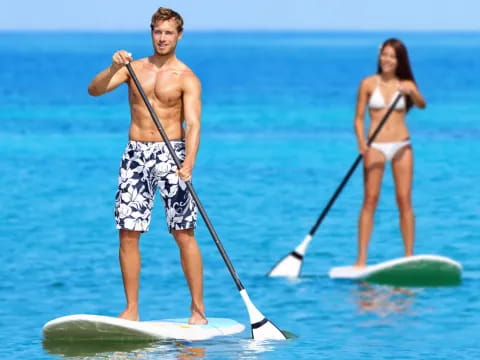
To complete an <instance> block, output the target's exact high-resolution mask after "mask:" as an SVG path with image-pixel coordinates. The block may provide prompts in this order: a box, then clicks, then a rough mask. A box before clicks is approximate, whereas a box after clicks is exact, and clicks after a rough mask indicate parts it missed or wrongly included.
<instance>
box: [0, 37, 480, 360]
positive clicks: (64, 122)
mask: <svg viewBox="0 0 480 360" xmlns="http://www.w3.org/2000/svg"><path fill="white" fill-rule="evenodd" d="M391 35H392V34H386V33H359V34H353V33H192V34H189V33H186V34H185V37H184V39H183V40H182V43H181V44H180V45H179V49H178V55H179V57H180V58H182V59H183V60H184V61H185V62H187V63H188V64H189V65H190V66H191V67H192V68H193V69H194V70H195V71H196V72H197V74H198V75H199V77H200V78H201V79H202V83H203V101H204V111H203V128H202V131H203V135H202V144H201V149H200V152H199V156H198V161H197V167H196V169H195V177H194V183H195V188H196V190H197V192H198V194H199V196H200V199H201V200H202V203H203V205H204V206H205V208H206V210H207V212H208V214H209V216H210V219H211V220H212V222H213V224H214V226H215V228H216V230H217V232H218V234H219V236H220V238H221V240H222V243H223V245H224V246H225V248H226V250H227V253H228V255H229V256H230V259H231V260H232V263H233V265H234V267H235V269H236V271H237V273H238V275H239V276H240V278H241V280H242V282H243V284H244V285H245V287H246V289H247V290H248V293H249V295H250V297H251V298H252V300H253V302H254V303H255V305H256V306H257V307H258V308H259V309H260V311H262V312H263V313H264V314H265V315H267V317H268V318H269V319H270V320H272V321H273V322H274V323H275V324H276V325H277V326H279V327H280V328H281V329H286V330H288V331H290V332H292V333H294V334H296V335H297V338H295V339H292V340H288V341H286V342H256V341H253V340H251V339H249V331H248V330H247V331H245V332H244V333H242V334H240V335H238V336H234V337H232V338H228V339H221V340H210V341H205V342H199V343H194V344H176V343H152V344H127V345H125V344H124V345H121V344H113V345H112V346H106V347H98V346H95V344H90V345H88V346H86V345H85V346H83V345H82V347H81V348H80V349H78V348H73V347H54V348H52V347H48V346H43V345H42V341H41V340H42V338H41V328H42V326H43V324H44V323H45V322H47V321H48V320H51V319H53V318H55V317H58V316H62V315H67V314H74V313H92V314H102V315H111V316H115V315H117V314H118V313H119V311H121V310H122V307H123V305H124V297H123V288H122V283H121V278H120V273H119V269H118V262H117V233H116V230H115V229H114V221H113V200H114V192H115V188H116V181H117V171H118V165H119V161H120V156H121V153H122V151H123V149H124V146H125V142H126V133H127V129H128V121H129V119H128V116H127V114H128V107H127V105H126V90H125V88H121V89H119V90H118V91H116V92H114V93H111V94H108V95H106V96H104V97H101V98H91V97H89V96H88V95H87V93H86V86H87V84H88V82H89V81H90V79H91V78H92V77H93V75H94V74H95V73H96V72H97V71H99V70H100V69H101V68H103V67H106V66H107V65H108V64H109V61H110V57H111V54H112V52H114V51H115V50H116V49H118V48H126V49H128V50H130V51H131V52H132V53H133V54H134V56H136V57H142V56H147V55H149V54H150V42H149V38H148V34H95V33H85V34H81V33H65V34H59V33H51V34H50V33H41V34H36V33H35V34H34V33H0V53H1V54H2V60H3V66H2V67H1V69H0V95H1V96H0V124H1V127H0V143H1V144H2V172H1V179H2V185H3V186H2V187H1V188H0V212H1V214H2V220H3V221H1V222H0V224H1V230H2V231H1V232H0V244H1V245H0V246H1V247H0V250H1V251H0V263H1V264H2V266H0V275H1V279H2V281H1V282H0V338H1V339H2V341H1V343H2V346H1V347H0V357H1V358H6V359H7V358H8V359H56V358H72V359H75V358H76V359H79V358H82V359H293V358H296V359H298V360H303V359H312V358H313V359H317V358H318V359H339V360H341V359H352V358H354V359H372V358H375V359H415V360H419V359H474V358H478V357H479V356H480V346H479V345H478V335H475V334H478V333H479V332H480V300H479V296H478V295H479V290H478V289H479V286H478V283H479V281H480V271H479V270H478V269H479V264H480V263H479V259H478V254H480V244H479V242H478V234H479V233H480V221H479V212H480V197H479V194H480V183H479V178H480V170H479V167H478V166H477V164H476V161H477V159H478V154H479V144H480V142H479V140H480V123H479V121H478V114H479V113H480V106H479V102H478V98H479V97H480V88H479V87H478V81H477V80H476V75H475V74H478V73H479V72H480V63H479V62H478V61H477V59H478V58H479V56H480V37H479V34H475V33H474V34H468V33H401V34H395V35H398V36H399V37H400V38H401V39H403V40H404V41H405V42H406V44H407V46H408V48H409V51H410V56H411V61H412V65H413V68H414V72H415V75H416V78H417V81H418V83H419V86H420V88H421V90H422V92H423V93H424V95H425V97H426V99H427V102H428V107H427V110H425V111H419V110H413V111H412V112H411V113H410V115H409V118H408V124H409V128H410V131H411V137H412V141H413V146H414V152H415V179H414V182H415V183H414V193H413V200H414V205H415V212H416V220H417V239H416V252H417V253H418V254H422V253H428V254H438V255H444V256H448V257H451V258H452V259H454V260H457V261H459V262H461V263H462V265H463V267H464V274H463V281H462V284H461V285H459V286H455V287H440V288H401V289H395V288H389V287H385V286H374V285H370V286H366V285H364V284H357V283H350V282H341V281H332V280H330V279H329V278H328V277H327V275H326V274H327V272H328V270H329V269H330V268H331V267H333V266H338V265H345V264H350V263H351V262H352V261H353V260H354V258H355V255H356V221H357V215H358V211H359V208H360V203H361V197H362V182H361V176H360V172H357V173H356V174H355V175H354V176H353V178H352V180H351V181H350V183H349V184H348V186H347V187H346V188H345V190H344V191H343V193H342V195H341V196H340V198H339V199H338V201H337V202H336V204H335V206H334V207H333V208H332V210H331V211H330V213H329V215H328V216H327V218H326V219H325V221H324V222H323V224H322V225H321V227H320V228H319V230H318V232H317V234H316V236H315V239H314V241H313V242H312V244H311V246H310V248H309V250H308V252H307V255H306V258H305V262H304V268H303V274H302V277H301V278H300V279H298V280H286V279H271V278H267V277H266V276H265V274H266V273H267V272H268V270H270V268H271V266H272V265H273V264H274V263H275V262H276V261H277V260H279V259H280V258H281V257H282V256H283V255H285V254H286V253H287V252H289V251H290V250H292V249H293V247H295V246H296V245H297V244H298V243H299V242H300V241H301V240H302V239H303V237H304V236H305V235H306V234H307V232H308V230H309V229H310V227H311V226H312V225H313V223H314V221H315V220H316V217H317V216H318V214H319V213H320V211H321V210H322V209H323V207H324V206H325V204H326V202H327V200H328V199H329V197H330V196H331V194H332V192H333V191H334V190H335V188H336V186H337V185H338V183H339V181H340V180H341V179H342V177H343V176H344V174H345V172H346V171H347V169H348V168H349V166H350V165H351V163H352V162H353V160H354V159H355V157H356V155H357V154H356V145H355V139H354V136H353V128H352V118H353V109H354V101H355V96H356V88H357V85H358V83H359V81H360V79H361V78H362V77H364V76H366V75H368V74H370V73H372V71H373V70H374V69H375V56H376V52H377V49H378V45H379V44H380V43H381V42H382V41H383V40H384V39H385V38H387V37H389V36H391ZM197 237H198V239H199V242H200V245H201V248H202V251H203V256H204V262H205V303H206V307H207V312H208V315H209V316H212V317H213V316H215V317H228V318H232V319H235V320H237V321H240V322H242V323H244V324H245V325H247V327H248V325H249V320H248V316H247V312H246V310H245V306H244V304H243V302H242V300H241V298H240V296H239V295H238V292H237V290H236V287H235V285H234V283H233V281H232V280H231V278H230V275H229V274H228V272H227V270H226V268H225V265H224V263H223V261H222V259H221V258H220V255H219V254H218V251H217V249H216V247H215V245H214V243H213V241H212V240H211V238H210V236H209V234H208V232H207V230H206V228H205V226H204V225H203V222H200V224H199V229H198V231H197ZM401 253H402V244H401V238H400V234H399V230H398V225H397V209H396V205H395V202H394V193H393V182H392V178H391V173H390V172H389V171H387V172H386V173H385V178H384V184H383V188H382V196H381V200H380V204H379V208H378V210H377V215H376V224H375V232H374V235H373V237H372V241H371V246H370V258H369V261H370V263H375V262H378V261H383V260H387V259H390V258H394V257H398V256H400V255H401ZM142 254H143V272H142V279H141V298H140V301H141V317H142V318H143V319H145V320H150V319H161V318H174V317H185V316H187V315H188V312H187V309H188V305H189V299H188V292H187V289H186V285H185V281H184V279H183V276H182V273H181V270H180V264H179V260H178V255H177V249H176V245H175V244H174V242H173V241H172V240H171V239H170V237H169V236H168V235H167V233H166V226H165V222H164V217H163V211H162V210H161V208H159V207H158V206H157V209H156V214H155V217H154V220H153V221H152V226H151V231H150V232H149V233H148V234H146V235H144V236H143V238H142Z"/></svg>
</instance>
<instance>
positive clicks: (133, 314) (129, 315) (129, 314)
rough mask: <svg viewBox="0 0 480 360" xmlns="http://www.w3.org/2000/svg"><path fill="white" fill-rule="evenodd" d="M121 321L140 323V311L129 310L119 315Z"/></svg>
mask: <svg viewBox="0 0 480 360" xmlns="http://www.w3.org/2000/svg"><path fill="white" fill-rule="evenodd" d="M118 317H119V318H120V319H125V320H130V321H140V318H139V317H138V311H133V310H128V309H125V310H124V311H123V312H122V313H121V314H120V315H118Z"/></svg>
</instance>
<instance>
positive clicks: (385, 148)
mask: <svg viewBox="0 0 480 360" xmlns="http://www.w3.org/2000/svg"><path fill="white" fill-rule="evenodd" d="M407 145H410V140H404V141H392V142H373V143H371V144H370V146H371V147H372V148H374V149H377V150H378V151H380V152H381V153H382V154H383V155H384V156H385V159H386V160H387V161H391V160H392V159H393V157H394V156H395V154H396V153H398V152H399V151H400V150H401V149H402V148H404V147H405V146H407Z"/></svg>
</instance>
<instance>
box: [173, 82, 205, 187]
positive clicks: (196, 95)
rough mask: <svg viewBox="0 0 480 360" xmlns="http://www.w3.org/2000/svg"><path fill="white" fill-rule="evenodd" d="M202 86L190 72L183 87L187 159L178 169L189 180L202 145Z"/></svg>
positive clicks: (185, 179) (182, 176) (183, 178)
mask: <svg viewBox="0 0 480 360" xmlns="http://www.w3.org/2000/svg"><path fill="white" fill-rule="evenodd" d="M201 93H202V87H201V85H200V81H199V80H198V78H197V77H196V76H195V75H194V74H193V73H191V74H188V76H186V78H185V81H184V88H183V114H184V117H185V152H186V156H185V160H184V161H183V164H182V168H181V169H180V170H179V171H178V174H179V176H180V178H181V179H182V180H184V181H189V180H190V179H191V178H192V170H193V167H194V165H195V159H196V157H197V152H198V147H199V145H200V118H201V111H202V101H201Z"/></svg>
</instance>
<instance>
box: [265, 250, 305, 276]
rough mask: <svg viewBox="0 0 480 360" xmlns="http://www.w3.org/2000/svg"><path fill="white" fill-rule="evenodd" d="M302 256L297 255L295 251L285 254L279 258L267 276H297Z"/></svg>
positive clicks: (300, 268) (300, 267)
mask: <svg viewBox="0 0 480 360" xmlns="http://www.w3.org/2000/svg"><path fill="white" fill-rule="evenodd" d="M302 263H303V256H301V255H299V254H298V253H296V252H295V251H292V252H291V253H290V254H288V255H287V256H285V257H284V258H283V259H282V260H280V261H279V262H278V263H277V264H276V265H275V266H274V267H273V268H272V270H270V272H269V273H268V274H267V276H270V277H281V276H284V277H298V276H300V271H301V270H302Z"/></svg>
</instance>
